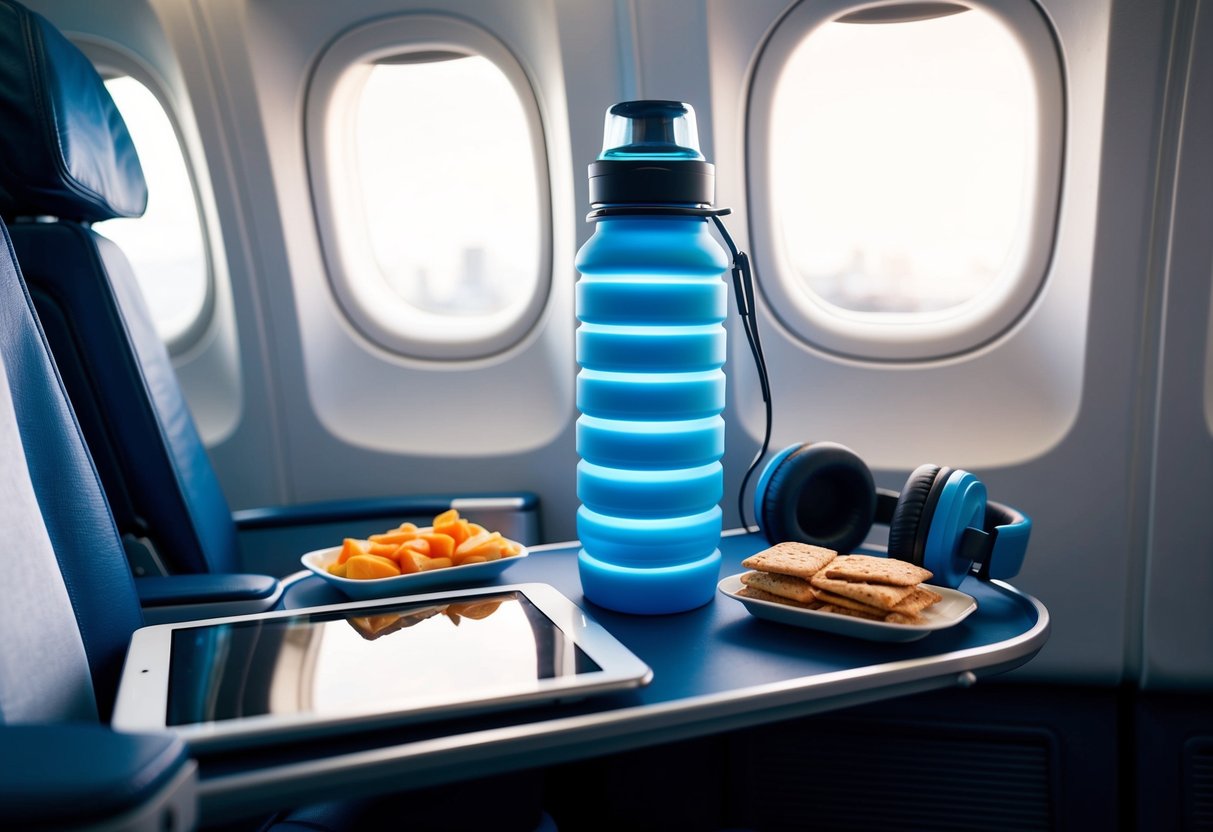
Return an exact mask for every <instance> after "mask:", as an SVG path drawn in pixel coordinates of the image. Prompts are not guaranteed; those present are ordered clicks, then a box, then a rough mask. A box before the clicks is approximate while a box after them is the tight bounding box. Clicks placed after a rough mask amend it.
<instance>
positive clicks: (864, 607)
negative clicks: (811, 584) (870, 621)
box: [813, 589, 889, 618]
mask: <svg viewBox="0 0 1213 832" xmlns="http://www.w3.org/2000/svg"><path fill="white" fill-rule="evenodd" d="M813 592H814V593H816V595H817V600H819V601H821V602H822V603H823V604H831V605H833V606H835V607H846V608H847V609H849V610H855V611H856V612H866V613H869V614H871V615H874V616H876V617H877V618H884V616H885V613H887V612H889V611H888V610H886V609H881V608H880V607H873V606H872V605H870V604H865V603H863V602H862V601H856V600H855V599H854V598H848V597H847V596H845V595H838V594H836V593H833V592H828V591H826V590H824V589H814V590H813Z"/></svg>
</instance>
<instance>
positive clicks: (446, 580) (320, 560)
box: [300, 540, 527, 601]
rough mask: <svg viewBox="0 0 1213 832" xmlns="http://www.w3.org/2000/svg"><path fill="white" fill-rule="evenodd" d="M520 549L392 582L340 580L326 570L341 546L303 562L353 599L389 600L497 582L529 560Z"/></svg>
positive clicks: (318, 553)
mask: <svg viewBox="0 0 1213 832" xmlns="http://www.w3.org/2000/svg"><path fill="white" fill-rule="evenodd" d="M510 542H511V543H513V544H514V545H515V546H517V547H519V552H518V554H516V555H511V556H509V557H508V558H498V559H497V560H490V561H485V562H484V563H465V564H463V565H462V566H448V567H446V568H444V569H432V570H430V571H428V572H413V573H412V574H409V575H397V576H395V577H393V578H371V579H369V580H361V581H360V580H355V579H354V578H339V577H337V576H336V575H333V574H331V573H330V572H329V571H328V570H327V569H326V568H325V567H327V566H328V565H329V564H330V563H332V562H333V561H335V560H336V559H337V555H339V554H341V547H340V546H330V547H329V548H327V549H317V550H316V551H314V552H308V553H307V554H306V555H304V556H303V557H302V558H300V560H301V561H303V565H304V566H306V567H307V568H308V569H310V570H312V571H313V572H315V573H316V574H317V575H319V576H320V577H322V578H324V579H325V580H326V581H328V582H329V583H330V584H332V585H333V586H335V587H337V589H339V590H341V591H342V592H344V593H345V594H346V595H348V596H349V597H350V598H353V599H355V600H359V601H360V600H362V599H364V598H389V597H391V596H393V595H408V594H409V593H412V592H419V591H421V590H423V589H433V588H435V587H451V586H462V585H463V584H470V583H475V582H477V581H487V580H491V579H492V578H496V577H497V576H498V575H500V574H501V573H502V572H503V571H504V570H505V569H507V568H508V567H509V566H510V565H511V564H513V563H516V562H517V561H520V560H522V559H523V558H525V557H526V556H527V551H526V547H525V546H523V545H522V544H521V543H515V542H514V541H512V540H511V541H510Z"/></svg>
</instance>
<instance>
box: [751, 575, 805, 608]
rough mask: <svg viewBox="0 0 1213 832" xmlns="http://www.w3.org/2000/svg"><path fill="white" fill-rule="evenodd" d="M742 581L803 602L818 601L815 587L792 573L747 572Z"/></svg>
mask: <svg viewBox="0 0 1213 832" xmlns="http://www.w3.org/2000/svg"><path fill="white" fill-rule="evenodd" d="M741 582H742V583H743V584H745V585H747V586H752V587H754V588H755V589H761V590H762V591H763V592H769V593H771V594H772V595H778V596H779V597H781V598H791V599H792V600H793V601H800V602H801V603H802V604H805V603H809V602H810V601H816V600H817V596H816V595H814V594H813V588H812V587H811V586H809V582H808V581H806V580H805V579H804V578H797V577H794V576H792V575H776V574H775V573H773V572H746V573H745V574H743V575H742V576H741Z"/></svg>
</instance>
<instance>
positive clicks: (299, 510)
mask: <svg viewBox="0 0 1213 832" xmlns="http://www.w3.org/2000/svg"><path fill="white" fill-rule="evenodd" d="M538 505H539V498H538V497H537V496H535V495H534V494H531V493H529V492H518V493H516V494H515V493H511V494H494V495H483V496H462V497H451V496H450V495H446V496H442V495H425V496H410V497H379V498H374V499H364V500H329V501H327V502H322V503H306V504H303V505H294V506H268V507H265V508H247V509H241V510H240V511H234V512H232V519H233V520H234V521H235V522H236V528H237V529H238V530H240V531H245V530H250V529H274V528H282V527H284V526H301V525H312V524H326V523H340V522H344V521H350V520H379V519H386V520H394V519H396V518H399V519H400V520H403V519H406V518H409V517H419V516H420V517H432V516H433V515H435V514H439V513H441V512H443V511H446V510H447V509H449V508H456V509H459V511H460V512H461V513H464V514H467V513H469V512H476V511H516V512H534V511H536V509H537V508H538ZM398 522H399V521H398Z"/></svg>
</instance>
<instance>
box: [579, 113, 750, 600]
mask: <svg viewBox="0 0 1213 832" xmlns="http://www.w3.org/2000/svg"><path fill="white" fill-rule="evenodd" d="M714 192H715V174H714V168H713V166H712V165H711V164H709V163H708V162H707V161H705V160H704V157H703V155H702V154H701V153H700V151H699V138H698V135H697V132H696V126H695V113H694V110H693V109H692V108H691V107H690V106H689V105H687V104H683V103H679V102H676V101H629V102H624V103H622V104H616V105H615V106H613V107H611V108H610V110H608V111H607V116H606V130H605V138H604V142H603V149H602V154H601V155H600V156H599V157H598V159H597V160H596V161H595V162H593V163H592V164H591V165H590V202H591V203H592V206H593V210H592V212H591V213H590V219H591V220H593V221H594V222H595V223H596V225H595V229H594V234H593V236H591V238H590V239H589V240H588V241H587V242H586V244H585V245H584V246H582V248H581V250H580V251H579V252H578V254H577V269H578V271H580V272H581V278H580V279H579V280H578V282H577V317H578V320H579V321H580V322H581V323H580V326H579V327H578V329H577V361H578V364H579V365H580V367H581V370H580V372H579V373H578V376H577V407H578V409H579V410H580V412H581V416H580V418H579V419H578V420H577V452H578V454H579V456H580V457H581V461H580V462H579V463H578V467H577V496H578V499H579V500H580V501H581V506H580V508H579V509H578V513H577V533H578V537H579V538H580V541H581V545H582V547H583V548H582V549H581V551H580V553H579V557H578V566H579V570H580V576H581V585H582V589H583V591H584V592H585V595H586V597H587V598H589V599H590V600H591V601H593V602H594V603H596V604H599V605H601V606H604V607H607V608H610V609H614V610H619V611H622V612H631V613H671V612H681V611H683V610H688V609H692V608H694V607H698V606H701V605H703V604H706V603H707V602H708V601H710V600H711V599H712V597H713V594H714V593H715V591H716V582H717V580H718V573H719V568H720V550H719V548H718V546H719V543H720V531H721V517H722V514H721V510H720V500H721V497H722V496H723V489H724V477H723V471H722V468H721V465H720V459H721V456H722V455H723V453H724V420H723V419H722V418H721V416H720V414H721V412H722V411H723V410H724V404H725V378H724V372H723V369H722V368H723V366H724V363H725V329H724V320H725V317H726V315H727V311H728V305H727V304H728V298H727V289H726V284H725V282H724V280H723V279H722V275H723V273H724V272H725V270H726V269H727V268H728V266H729V260H728V257H727V256H726V254H725V251H724V250H723V249H722V248H721V247H720V245H719V244H718V243H717V242H716V240H715V239H714V238H713V236H712V235H711V232H710V229H711V223H710V221H709V219H710V217H711V215H712V214H713V213H718V212H713V211H712V210H711V204H712V201H713V199H714V195H715V194H714Z"/></svg>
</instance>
